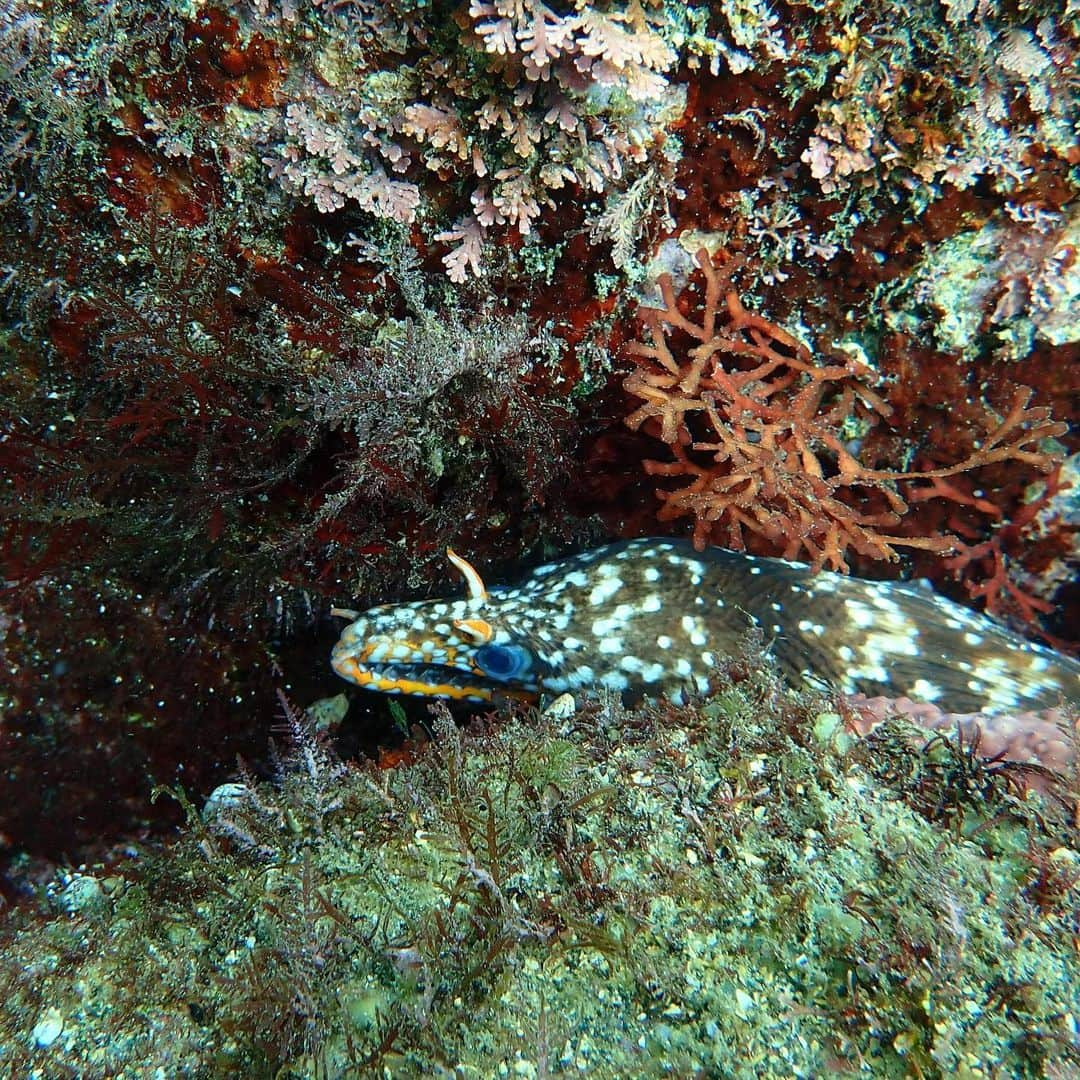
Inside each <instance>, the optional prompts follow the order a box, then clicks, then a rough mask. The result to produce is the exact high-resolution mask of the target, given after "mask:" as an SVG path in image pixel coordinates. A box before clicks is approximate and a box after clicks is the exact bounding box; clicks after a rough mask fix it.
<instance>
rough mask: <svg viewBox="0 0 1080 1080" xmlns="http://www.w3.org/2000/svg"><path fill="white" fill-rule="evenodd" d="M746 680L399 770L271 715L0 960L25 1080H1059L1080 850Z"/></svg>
mask: <svg viewBox="0 0 1080 1080" xmlns="http://www.w3.org/2000/svg"><path fill="white" fill-rule="evenodd" d="M758 666H759V665H758V664H757V662H756V661H754V662H751V661H750V660H749V658H746V659H744V660H743V661H740V662H739V663H738V664H736V665H735V666H734V667H733V668H732V669H731V671H730V673H729V677H728V678H727V679H726V681H725V682H724V684H723V685H722V686H721V687H720V689H719V692H718V694H717V695H716V696H714V697H713V699H712V700H711V701H708V702H705V703H702V702H698V703H695V704H692V705H687V706H682V707H677V708H676V707H672V706H649V707H647V708H645V709H643V710H639V711H636V712H632V713H631V712H626V711H624V710H622V709H621V708H619V707H618V706H616V705H614V704H611V703H608V704H600V705H596V706H594V707H590V708H588V709H584V710H581V711H578V712H576V713H571V714H569V715H566V714H564V715H563V717H562V718H561V719H560V718H556V717H555V716H553V715H552V714H550V713H549V714H546V715H541V714H538V713H536V712H526V711H524V710H519V711H517V712H513V713H509V714H508V713H503V714H502V715H500V716H497V717H496V716H490V717H488V718H486V719H485V720H484V721H482V722H479V723H477V724H476V725H475V726H473V727H472V728H470V729H469V730H467V731H464V732H462V731H460V730H459V729H458V727H457V726H456V725H455V723H454V722H453V720H452V719H451V718H450V716H449V714H448V713H447V712H446V711H445V709H442V708H441V707H439V708H436V709H435V710H434V711H433V716H432V721H433V729H434V737H433V739H432V741H430V742H426V743H424V744H422V745H418V746H417V749H416V752H415V760H414V761H413V763H412V764H411V765H409V766H407V767H401V768H395V769H383V770H380V769H377V768H375V767H374V766H372V765H370V764H368V765H363V766H356V765H345V764H342V763H341V762H340V761H339V760H338V759H337V758H336V757H334V755H333V754H332V753H331V752H330V751H329V750H328V749H327V748H326V746H325V744H324V742H323V741H322V740H321V739H320V738H319V737H318V736H317V735H316V734H315V732H314V730H313V727H312V725H311V722H310V720H309V719H308V718H307V717H305V716H303V715H302V714H301V713H299V712H298V711H297V710H295V709H294V708H293V707H292V706H290V705H288V704H286V705H285V721H284V724H283V734H282V741H281V745H280V750H279V756H278V758H277V759H276V760H277V764H276V768H275V771H274V773H273V775H272V777H271V778H270V779H269V780H268V781H258V780H257V779H255V778H254V777H253V776H252V775H251V774H250V773H247V772H243V771H242V772H241V773H240V775H239V777H238V779H237V780H235V781H233V782H230V783H227V784H225V785H223V786H221V787H219V788H217V789H216V790H215V791H214V792H213V793H212V794H211V795H210V796H209V798H208V799H207V800H205V802H203V804H202V805H201V807H198V808H197V807H196V806H194V805H192V804H191V803H190V802H189V800H188V796H187V795H185V794H184V793H183V791H182V790H181V789H175V790H173V791H166V790H159V792H158V797H159V798H167V797H170V796H171V797H172V798H177V799H180V800H181V802H182V805H183V806H184V808H185V811H186V815H187V821H186V824H185V825H184V826H183V828H182V829H181V833H180V836H179V838H178V839H177V840H176V841H175V842H174V843H173V844H172V845H171V846H170V849H169V850H168V852H167V853H160V852H159V853H153V852H146V853H145V854H144V855H142V856H141V857H140V858H139V859H136V860H132V861H131V862H130V863H127V864H124V865H120V866H114V867H112V868H110V869H102V868H97V867H84V868H83V869H82V870H80V871H79V872H72V873H69V874H68V875H66V876H65V877H64V878H62V879H60V880H58V881H57V882H56V883H55V885H54V887H53V889H52V890H51V891H50V893H49V896H48V898H47V899H46V900H43V901H42V904H43V910H42V911H40V912H38V913H37V914H36V915H35V914H33V913H30V912H25V913H21V914H18V913H17V914H16V916H15V918H14V919H13V921H12V922H11V924H10V925H9V927H8V928H7V930H6V931H5V932H4V934H3V938H2V949H0V985H2V987H3V990H4V994H3V1002H4V1004H3V1005H2V1006H0V1053H2V1055H3V1057H4V1059H5V1060H6V1061H8V1062H9V1063H12V1065H13V1067H16V1068H17V1069H18V1070H19V1072H20V1075H29V1076H54V1075H55V1076H59V1075H83V1076H85V1075H109V1076H126V1075H170V1076H177V1075H183V1076H221V1075H244V1076H252V1077H275V1076H276V1077H306V1076H311V1077H315V1076H319V1077H345V1076H369V1075H370V1076H374V1075H379V1076H416V1075H425V1076H428V1075H444V1076H493V1075H514V1076H524V1077H554V1076H566V1075H578V1076H597V1077H624V1076H643V1077H645V1076H731V1077H743V1076H745V1077H750V1076H756V1077H760V1076H777V1077H790V1076H816V1075H818V1076H819V1075H823V1074H826V1073H827V1074H829V1075H852V1076H860V1075H862V1076H874V1077H883V1076H896V1077H903V1076H921V1077H944V1076H951V1075H956V1076H962V1077H975V1076H1010V1077H1017V1076H1068V1075H1072V1073H1073V1072H1075V1070H1076V1069H1077V1067H1080V1040H1078V1037H1077V1031H1076V1019H1077V1016H1078V1015H1080V1013H1078V1009H1080V997H1078V995H1080V980H1078V979H1077V977H1076V976H1077V960H1076V947H1077V943H1078V934H1080V926H1078V924H1077V916H1076V913H1077V910H1078V903H1077V901H1078V900H1080V895H1078V890H1080V853H1078V852H1077V848H1076V829H1075V822H1070V819H1069V817H1068V816H1067V815H1066V814H1064V813H1063V812H1062V807H1061V806H1060V805H1059V804H1058V803H1056V802H1055V801H1054V800H1048V801H1045V802H1044V801H1042V800H1039V799H1037V798H1035V797H1033V796H1032V797H1029V798H1027V799H1025V798H1023V797H1021V795H1020V794H1019V792H1020V787H1019V786H1017V784H1018V781H1019V780H1020V778H1021V773H1020V772H1018V771H1016V770H1017V768H1018V767H1017V766H1003V765H1000V764H999V765H988V764H986V763H985V762H983V761H982V760H981V759H980V758H979V756H978V754H977V748H975V747H972V746H970V745H964V744H963V743H960V744H957V743H956V742H954V741H950V740H949V739H948V738H944V737H943V738H941V739H937V740H935V741H934V743H933V744H932V745H931V746H929V747H927V748H926V749H919V748H918V747H917V745H916V744H915V743H913V742H912V741H911V731H910V730H909V729H907V728H905V727H904V726H903V724H902V723H901V722H899V721H893V722H891V723H889V724H886V725H884V726H882V727H880V728H878V729H877V730H876V731H875V732H874V733H873V734H872V735H871V736H869V737H868V738H867V739H858V738H855V737H853V736H852V735H851V734H850V733H849V730H848V727H847V725H846V723H845V721H844V720H843V719H842V717H841V716H840V714H838V713H836V712H833V711H831V708H830V707H829V703H828V702H827V700H826V699H824V698H819V699H814V698H799V697H796V696H794V695H792V694H791V693H790V692H788V691H786V690H784V689H782V688H781V687H780V686H779V685H778V684H776V683H774V682H772V681H771V679H770V678H769V677H768V676H763V675H760V674H757V675H754V676H752V677H747V674H746V673H747V671H748V670H750V669H752V668H754V667H758Z"/></svg>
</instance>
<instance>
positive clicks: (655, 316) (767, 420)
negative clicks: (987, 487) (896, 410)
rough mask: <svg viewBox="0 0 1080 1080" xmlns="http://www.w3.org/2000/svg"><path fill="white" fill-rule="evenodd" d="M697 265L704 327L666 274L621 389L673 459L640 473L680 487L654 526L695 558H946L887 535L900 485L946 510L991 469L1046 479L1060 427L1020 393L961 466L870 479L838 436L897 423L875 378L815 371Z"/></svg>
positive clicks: (710, 270)
mask: <svg viewBox="0 0 1080 1080" xmlns="http://www.w3.org/2000/svg"><path fill="white" fill-rule="evenodd" d="M697 261H698V265H699V266H700V268H701V271H702V274H703V275H704V283H705V295H704V302H703V305H702V307H701V311H700V315H699V316H697V317H695V318H692V317H690V316H688V315H686V314H684V313H683V311H681V310H680V307H679V298H678V297H676V295H675V291H674V287H673V285H672V281H671V278H670V276H669V275H666V274H665V275H663V276H662V277H661V278H660V279H659V282H658V284H659V287H660V292H661V296H662V298H663V307H661V308H652V307H649V308H643V309H642V319H643V321H644V323H645V326H646V327H647V328H648V330H649V336H650V337H651V342H650V343H647V344H646V343H640V342H639V343H634V344H632V345H630V346H629V351H630V352H631V354H632V355H634V356H636V357H638V358H639V361H638V364H637V367H636V369H635V370H634V371H633V372H632V373H631V374H630V376H629V377H628V378H627V379H626V381H625V383H624V387H625V389H626V390H627V391H628V392H629V393H631V394H632V395H634V396H635V397H637V398H640V399H641V400H642V404H641V405H640V406H639V407H638V408H636V409H635V410H634V411H633V412H632V413H631V414H630V415H629V416H628V417H627V418H626V424H627V425H628V426H629V427H630V428H632V429H634V430H637V429H638V428H641V427H643V426H644V427H645V429H646V430H647V431H649V432H650V433H652V434H655V435H657V436H658V437H659V438H660V439H661V440H662V441H663V442H665V443H667V444H668V445H669V446H670V448H671V453H672V456H673V457H674V461H670V462H661V461H646V462H645V463H644V466H645V471H646V472H647V473H648V474H649V475H650V476H661V477H671V478H678V479H685V483H684V484H683V485H682V486H680V487H677V488H675V489H673V490H670V489H660V490H658V491H657V493H656V494H657V497H658V498H659V499H660V500H661V501H662V503H663V505H662V507H661V509H660V512H659V515H658V516H659V518H660V520H662V521H671V520H674V519H677V518H680V517H693V518H694V519H695V524H694V534H693V536H694V543H695V544H696V545H697V546H698V547H699V548H702V547H704V546H705V545H706V544H708V543H721V544H726V545H727V546H729V547H732V548H735V549H737V550H743V549H745V547H746V539H747V537H746V533H752V534H755V535H756V536H757V537H759V538H761V540H762V541H763V542H764V543H763V545H761V546H763V547H764V548H765V549H769V550H772V551H774V552H776V553H779V554H782V555H783V556H784V557H785V558H789V559H795V558H807V559H808V560H809V561H810V562H812V563H813V564H814V565H815V566H818V567H821V566H829V567H831V568H832V569H835V570H842V571H846V570H847V569H848V565H847V562H846V560H845V554H846V553H847V552H848V551H849V550H850V551H854V552H857V553H859V554H861V555H864V556H867V557H869V558H873V559H890V560H893V559H896V558H898V555H897V552H896V547H897V546H900V545H903V546H906V547H918V548H924V549H928V550H931V551H936V552H943V553H944V552H949V551H952V550H954V549H955V548H956V546H957V541H956V539H955V537H952V536H929V537H928V536H922V537H920V536H910V537H908V536H897V535H894V534H892V533H891V532H889V531H888V530H890V529H892V528H894V527H895V526H896V525H897V524H898V523H899V522H900V520H901V518H902V517H903V516H904V514H905V513H906V512H907V509H908V504H907V501H906V500H905V498H904V497H903V495H901V493H900V490H899V489H898V487H897V484H898V483H899V482H908V483H910V482H912V481H930V482H931V484H932V486H933V488H934V492H933V496H934V497H948V491H949V490H950V488H949V486H948V485H944V484H941V483H940V481H942V480H943V479H945V478H947V477H950V476H955V475H957V474H959V473H963V472H967V471H969V470H971V469H975V468H978V467H980V466H983V465H988V464H991V463H993V462H1000V461H1008V460H1013V461H1020V462H1024V463H1028V464H1030V465H1032V466H1034V467H1036V468H1039V469H1044V470H1045V469H1048V468H1050V467H1051V466H1052V464H1053V460H1052V458H1051V456H1050V455H1048V454H1046V453H1043V452H1041V451H1040V450H1038V449H1037V448H1035V444H1037V443H1038V441H1039V440H1040V439H1043V438H1047V437H1050V436H1055V435H1060V434H1062V433H1063V431H1064V427H1065V426H1064V425H1063V424H1057V423H1055V422H1053V421H1052V420H1051V419H1050V413H1049V410H1048V409H1046V408H1041V407H1038V408H1029V407H1028V404H1029V401H1030V399H1031V391H1030V390H1029V389H1028V388H1027V387H1017V388H1015V391H1014V395H1013V400H1012V404H1011V407H1010V409H1009V411H1008V413H1007V415H1006V416H1005V417H1004V418H1003V419H995V420H993V421H992V422H991V423H990V424H989V425H988V428H989V430H988V431H987V433H986V435H985V436H984V437H983V439H982V440H981V441H980V442H979V444H978V447H977V449H976V450H974V451H973V452H972V453H970V454H969V455H968V456H966V457H965V458H963V459H962V460H961V461H958V462H956V463H955V464H952V465H947V466H944V467H942V468H937V469H932V470H928V471H923V472H903V471H892V470H882V469H875V468H870V467H867V466H865V465H864V464H863V463H862V462H861V461H859V459H858V457H857V456H856V453H857V451H855V450H854V449H853V448H852V446H851V445H848V444H846V443H845V436H844V434H843V431H844V429H845V427H846V426H848V425H851V424H852V423H854V424H855V425H859V424H861V425H863V426H864V427H865V425H867V424H874V423H877V422H880V420H881V419H883V418H886V417H888V416H889V415H890V413H891V411H892V410H891V408H890V406H889V405H888V404H887V403H886V402H885V401H884V400H883V399H882V398H881V397H880V396H879V395H878V394H877V393H876V392H875V391H874V390H873V389H872V388H871V386H870V384H869V379H870V378H871V377H872V376H873V372H872V370H871V369H869V368H868V367H866V366H865V365H861V364H858V363H856V362H855V361H853V360H849V359H845V360H844V361H843V362H832V363H825V364H821V363H817V362H815V359H814V357H813V356H812V354H811V353H810V350H809V349H808V348H807V347H806V346H805V345H803V344H801V343H800V342H798V341H797V340H796V339H795V338H794V337H792V336H791V335H790V334H789V333H787V332H786V331H785V330H783V329H782V328H780V327H779V326H776V325H774V324H773V323H771V322H769V321H768V320H767V319H765V318H764V317H763V316H761V315H759V314H756V313H755V312H752V311H748V310H747V309H746V308H745V307H744V306H743V305H742V303H741V302H740V300H739V298H738V296H737V295H736V293H735V291H734V290H733V289H732V288H731V286H730V277H731V273H732V271H733V270H734V269H735V268H736V266H737V264H736V263H735V262H733V261H722V263H721V266H719V267H717V266H714V264H713V262H712V260H711V258H710V257H709V254H708V253H707V252H706V251H700V252H699V253H698V256H697ZM681 337H685V338H688V339H690V344H689V345H688V347H687V348H686V349H685V351H683V352H681V354H680V355H678V356H677V355H676V353H675V352H673V350H672V342H673V341H674V342H679V341H680V338H681ZM913 495H914V497H918V495H917V494H915V493H913ZM909 497H912V496H909Z"/></svg>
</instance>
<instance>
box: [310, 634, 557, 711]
mask: <svg viewBox="0 0 1080 1080" xmlns="http://www.w3.org/2000/svg"><path fill="white" fill-rule="evenodd" d="M373 651H375V649H374V647H373V646H372V645H371V644H370V643H369V644H366V645H364V646H362V647H358V646H357V645H356V644H355V643H354V642H351V641H345V640H344V639H343V640H341V641H339V642H338V643H337V645H335V646H334V649H333V652H332V653H331V655H330V664H331V666H332V667H333V669H334V671H336V672H337V673H338V675H340V676H341V677H342V678H343V679H345V680H346V681H348V682H351V683H354V684H355V685H356V686H360V687H363V688H364V689H365V690H377V691H379V692H380V693H383V694H408V695H411V696H413V697H434V698H451V699H452V700H454V701H471V702H481V703H482V702H493V701H494V700H495V699H496V698H514V699H517V700H522V701H533V700H535V699H536V697H537V695H536V694H532V693H529V692H528V691H526V690H518V689H513V688H511V687H508V686H506V685H505V684H503V683H500V682H498V681H497V680H494V679H488V678H486V677H485V676H484V675H481V674H480V673H479V672H475V671H467V670H465V669H463V668H460V667H456V666H451V665H448V664H437V663H432V662H431V661H430V660H429V659H427V658H426V657H425V656H424V654H423V653H421V652H419V651H418V650H416V649H414V648H412V647H411V646H410V645H409V644H408V643H406V642H403V641H394V642H392V643H389V644H386V643H384V647H382V648H379V650H378V652H379V653H380V655H385V654H386V653H387V652H392V653H393V656H394V659H392V660H379V661H372V660H369V659H368V658H367V657H368V656H369V655H370V654H371V653H372V652H373ZM410 654H411V655H410Z"/></svg>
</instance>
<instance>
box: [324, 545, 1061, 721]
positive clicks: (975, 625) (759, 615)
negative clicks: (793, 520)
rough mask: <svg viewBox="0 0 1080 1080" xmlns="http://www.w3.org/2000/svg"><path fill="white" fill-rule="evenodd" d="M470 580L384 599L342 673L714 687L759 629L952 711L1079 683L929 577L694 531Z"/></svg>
mask: <svg viewBox="0 0 1080 1080" xmlns="http://www.w3.org/2000/svg"><path fill="white" fill-rule="evenodd" d="M447 553H448V555H449V557H450V560H451V561H452V562H453V564H454V565H455V566H456V567H457V568H458V569H459V570H460V571H461V572H462V574H463V575H464V577H465V581H466V585H467V595H466V596H465V597H462V598H461V599H457V600H431V601H419V602H415V603H403V604H384V605H382V606H381V607H375V608H372V609H371V610H370V611H367V612H364V613H363V614H357V613H356V612H352V611H340V610H338V609H335V614H338V615H343V616H345V617H346V618H349V619H351V620H352V621H351V622H350V624H349V625H348V626H346V627H345V630H344V631H343V632H342V634H341V639H340V640H339V641H338V643H337V645H336V646H335V648H334V651H333V655H332V660H331V662H332V664H333V667H334V670H335V671H336V672H337V673H338V674H339V675H341V676H342V677H343V678H345V679H348V680H349V681H350V682H353V683H356V684H357V685H358V686H362V687H365V688H367V689H369V690H378V691H381V692H383V693H387V694H416V695H422V696H425V697H443V698H455V699H458V700H461V701H475V702H485V701H492V700H494V699H495V698H496V697H499V696H510V697H519V698H526V699H535V698H536V697H538V696H539V695H540V694H541V693H548V694H561V693H564V692H567V691H569V692H571V693H573V694H575V695H576V696H579V697H587V696H590V695H595V694H596V693H597V692H598V691H601V690H608V691H612V692H619V693H621V694H623V696H624V697H625V698H627V699H629V700H632V699H635V698H637V699H640V698H643V697H658V696H660V695H666V696H667V697H669V698H670V699H671V700H673V701H675V702H676V703H679V702H681V701H682V700H683V699H684V698H685V696H686V694H687V692H688V691H689V692H690V693H704V692H706V691H707V690H708V689H709V684H710V676H712V675H713V673H714V672H715V670H716V666H717V664H718V662H719V661H720V660H721V659H723V658H724V657H728V656H731V655H733V654H735V653H736V652H738V651H739V650H740V648H741V647H742V646H743V644H744V642H745V640H746V637H747V634H748V632H750V631H754V632H756V633H757V634H758V635H760V637H761V638H762V639H763V641H764V645H765V649H766V653H767V655H768V656H769V657H771V659H772V660H773V662H774V663H775V664H776V665H777V666H778V667H779V669H780V671H781V673H782V674H783V675H784V676H785V678H786V679H787V680H788V681H789V682H790V683H792V684H794V685H799V684H806V683H810V684H812V685H818V686H823V687H828V688H832V689H836V690H839V691H841V692H842V693H846V694H856V693H862V694H865V695H867V696H868V697H874V696H879V695H881V696H885V697H888V698H900V697H908V698H912V699H915V700H917V701H920V702H927V703H931V704H932V705H933V706H936V707H938V708H940V709H941V710H943V711H944V712H948V713H967V712H977V711H980V710H981V712H982V713H984V714H993V713H1016V712H1022V711H1024V710H1042V709H1049V708H1053V707H1055V706H1060V705H1062V704H1063V703H1065V702H1066V701H1068V700H1070V699H1071V700H1076V699H1077V698H1080V662H1078V661H1076V660H1073V659H1071V658H1069V657H1067V656H1063V655H1061V654H1059V653H1056V652H1053V651H1052V650H1050V649H1046V648H1043V647H1042V646H1040V645H1036V644H1034V643H1032V642H1029V641H1026V640H1024V639H1023V638H1022V637H1020V636H1018V635H1017V634H1013V633H1011V632H1009V631H1008V630H1006V629H1005V628H1003V627H1001V626H999V625H998V624H997V623H994V622H992V621H991V620H990V619H988V618H985V617H984V616H982V615H978V614H975V613H974V612H972V611H969V610H968V609H967V608H964V607H961V606H960V605H959V604H955V603H953V602H952V601H950V600H947V599H945V598H944V597H941V596H938V595H936V594H935V593H933V592H932V591H930V590H929V589H927V588H923V587H921V586H918V585H912V584H905V583H902V582H891V581H890V582H874V581H862V580H859V579H856V578H850V577H844V576H841V575H838V574H832V573H828V572H825V571H822V572H820V573H814V572H813V571H812V570H811V569H810V568H809V567H807V566H804V565H802V564H800V563H793V562H787V561H785V560H783V559H769V558H756V557H754V556H752V555H744V554H740V553H738V552H734V551H726V550H724V549H722V548H708V549H706V550H705V551H701V552H699V551H696V550H695V549H694V548H693V546H692V545H691V544H690V543H689V542H688V541H682V540H668V539H642V540H630V541H628V542H626V543H619V544H612V545H609V546H607V547H602V548H598V549H597V550H595V551H589V552H585V553H584V554H581V555H575V556H573V557H571V558H568V559H563V560H561V561H559V562H553V563H548V564H546V565H544V566H540V567H538V568H537V569H536V570H534V571H533V572H532V573H531V574H529V576H528V577H526V578H525V580H524V581H522V582H520V583H519V584H517V585H514V586H509V587H503V588H492V589H491V590H488V589H486V588H485V586H484V583H483V581H482V580H481V578H480V575H479V574H478V573H477V572H476V570H475V569H473V567H472V566H470V565H469V563H467V562H466V561H465V560H464V559H462V558H460V557H459V556H458V555H456V554H454V552H453V551H449V550H448V552H447Z"/></svg>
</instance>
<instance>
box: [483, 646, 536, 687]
mask: <svg viewBox="0 0 1080 1080" xmlns="http://www.w3.org/2000/svg"><path fill="white" fill-rule="evenodd" d="M475 659H476V662H477V664H478V665H479V666H480V667H481V668H482V669H483V672H484V674H485V675H489V676H491V678H493V679H512V678H514V676H516V675H520V674H521V673H522V672H523V671H525V670H526V669H527V668H528V667H529V662H530V657H529V651H528V649H523V648H522V647H521V646H520V645H485V646H484V647H483V648H482V649H477V651H476V658H475Z"/></svg>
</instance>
